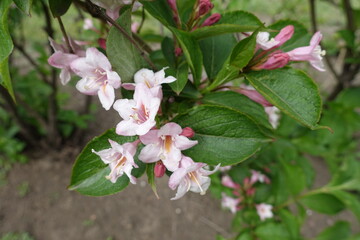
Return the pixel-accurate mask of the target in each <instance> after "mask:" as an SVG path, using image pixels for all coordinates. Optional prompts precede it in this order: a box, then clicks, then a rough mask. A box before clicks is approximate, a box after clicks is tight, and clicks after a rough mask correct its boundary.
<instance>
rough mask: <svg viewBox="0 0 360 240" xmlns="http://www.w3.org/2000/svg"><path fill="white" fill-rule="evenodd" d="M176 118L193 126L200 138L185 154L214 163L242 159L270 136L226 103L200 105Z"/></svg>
mask: <svg viewBox="0 0 360 240" xmlns="http://www.w3.org/2000/svg"><path fill="white" fill-rule="evenodd" d="M173 121H174V122H177V123H179V124H180V125H181V126H182V127H191V128H192V129H193V130H194V131H195V136H194V139H195V140H198V142H199V143H198V144H197V145H195V146H194V147H192V148H190V149H189V150H186V151H185V152H184V154H185V155H187V156H189V157H192V158H193V159H194V161H197V162H204V163H208V164H211V165H216V164H218V163H221V165H222V166H226V165H231V164H235V163H239V162H241V161H243V160H245V159H247V158H249V157H250V156H251V155H253V154H254V153H255V152H256V151H258V150H259V148H260V147H261V146H262V145H263V143H264V142H267V141H269V140H270V139H269V138H267V137H266V136H264V134H263V133H262V132H261V131H260V129H259V127H258V126H257V124H256V123H254V122H253V121H252V120H251V119H250V118H249V117H248V116H247V115H244V114H242V113H240V112H238V111H235V110H233V109H230V108H226V107H220V106H206V105H202V106H198V107H195V108H193V109H191V110H190V111H189V112H188V113H186V114H182V115H179V116H178V117H176V118H175V119H173Z"/></svg>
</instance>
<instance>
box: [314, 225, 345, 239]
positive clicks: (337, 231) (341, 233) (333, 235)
mask: <svg viewBox="0 0 360 240" xmlns="http://www.w3.org/2000/svg"><path fill="white" fill-rule="evenodd" d="M350 235H351V229H350V224H349V223H348V222H345V221H338V222H336V223H335V224H334V225H333V226H331V227H329V228H327V229H325V230H324V231H322V232H321V233H320V234H319V236H317V237H316V240H340V239H344V240H345V239H348V237H350Z"/></svg>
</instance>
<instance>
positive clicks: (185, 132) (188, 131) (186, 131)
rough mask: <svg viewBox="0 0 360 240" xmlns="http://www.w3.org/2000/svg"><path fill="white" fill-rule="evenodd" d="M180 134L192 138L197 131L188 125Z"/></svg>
mask: <svg viewBox="0 0 360 240" xmlns="http://www.w3.org/2000/svg"><path fill="white" fill-rule="evenodd" d="M180 135H182V136H185V137H188V138H192V137H193V136H194V135H195V132H194V130H193V129H192V128H190V127H186V128H183V130H182V132H181V133H180Z"/></svg>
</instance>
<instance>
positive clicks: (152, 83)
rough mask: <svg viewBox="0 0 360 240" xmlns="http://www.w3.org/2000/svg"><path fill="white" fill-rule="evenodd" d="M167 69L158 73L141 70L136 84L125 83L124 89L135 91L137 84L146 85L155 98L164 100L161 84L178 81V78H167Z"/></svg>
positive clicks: (135, 79) (135, 80)
mask: <svg viewBox="0 0 360 240" xmlns="http://www.w3.org/2000/svg"><path fill="white" fill-rule="evenodd" d="M165 69H166V68H163V69H161V70H160V71H158V72H156V73H154V71H152V70H150V69H146V68H143V69H140V70H139V71H137V72H136V73H135V75H134V82H135V83H124V84H123V85H122V87H123V88H125V89H127V90H134V89H135V86H136V85H137V84H139V83H141V84H145V85H146V86H147V87H148V88H149V89H150V90H151V92H152V93H153V95H154V96H157V97H158V98H162V91H161V84H163V83H171V82H174V81H176V78H174V77H173V76H168V77H165Z"/></svg>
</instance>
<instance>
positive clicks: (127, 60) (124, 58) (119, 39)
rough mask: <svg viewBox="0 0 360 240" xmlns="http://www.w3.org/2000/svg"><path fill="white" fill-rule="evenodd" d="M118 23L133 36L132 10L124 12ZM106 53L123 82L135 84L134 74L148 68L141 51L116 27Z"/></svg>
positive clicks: (109, 38)
mask: <svg viewBox="0 0 360 240" xmlns="http://www.w3.org/2000/svg"><path fill="white" fill-rule="evenodd" d="M117 23H118V24H119V25H120V26H122V27H123V28H124V29H125V30H126V31H127V32H128V33H129V34H130V35H131V30H130V27H131V9H128V10H126V11H125V12H123V14H121V16H120V17H119V19H118V20H117ZM106 53H107V56H108V58H109V61H110V62H111V65H112V67H113V69H114V70H115V71H116V72H117V73H118V74H119V75H120V77H121V81H122V82H133V78H134V74H135V73H136V72H137V71H139V70H140V69H141V68H143V67H146V66H147V65H146V63H145V61H144V60H143V58H142V57H141V55H140V52H139V50H138V49H136V48H135V47H134V45H133V44H132V43H131V42H130V41H129V40H128V39H127V38H126V37H125V36H124V35H123V34H122V33H121V32H120V31H119V30H118V29H116V28H115V27H114V26H113V27H111V29H110V32H109V36H108V38H107V42H106Z"/></svg>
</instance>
